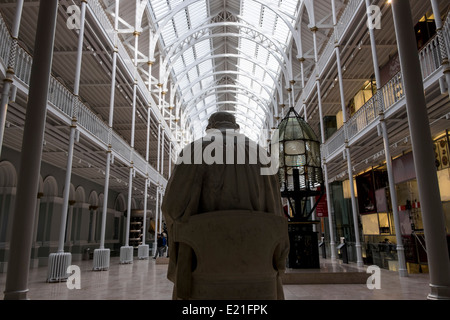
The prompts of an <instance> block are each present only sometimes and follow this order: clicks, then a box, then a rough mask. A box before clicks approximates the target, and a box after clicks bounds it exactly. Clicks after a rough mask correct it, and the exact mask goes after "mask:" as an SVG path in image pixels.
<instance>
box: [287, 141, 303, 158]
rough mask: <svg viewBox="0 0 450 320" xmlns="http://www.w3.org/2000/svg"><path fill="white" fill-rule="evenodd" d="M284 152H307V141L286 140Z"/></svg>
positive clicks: (289, 153) (288, 153) (294, 153)
mask: <svg viewBox="0 0 450 320" xmlns="http://www.w3.org/2000/svg"><path fill="white" fill-rule="evenodd" d="M284 152H285V153H286V154H287V155H296V154H302V153H305V142H304V141H302V140H297V141H286V142H285V150H284Z"/></svg>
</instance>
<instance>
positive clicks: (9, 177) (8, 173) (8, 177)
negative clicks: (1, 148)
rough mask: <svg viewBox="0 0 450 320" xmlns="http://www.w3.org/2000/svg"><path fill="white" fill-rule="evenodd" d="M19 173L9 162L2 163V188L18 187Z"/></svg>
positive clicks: (0, 163) (0, 178)
mask: <svg viewBox="0 0 450 320" xmlns="http://www.w3.org/2000/svg"><path fill="white" fill-rule="evenodd" d="M16 186H17V171H16V168H15V167H14V165H13V164H12V163H11V162H9V161H2V162H0V187H16Z"/></svg>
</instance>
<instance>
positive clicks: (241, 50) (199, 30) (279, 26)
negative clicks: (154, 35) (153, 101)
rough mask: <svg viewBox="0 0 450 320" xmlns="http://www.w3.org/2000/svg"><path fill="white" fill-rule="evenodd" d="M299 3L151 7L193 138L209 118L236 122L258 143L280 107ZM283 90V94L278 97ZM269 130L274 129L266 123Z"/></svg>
mask: <svg viewBox="0 0 450 320" xmlns="http://www.w3.org/2000/svg"><path fill="white" fill-rule="evenodd" d="M300 3H301V0H300V1H299V0H276V1H275V0H274V1H262V0H211V1H208V0H185V1H183V0H151V1H149V6H150V8H151V11H152V13H153V15H154V17H153V18H154V21H155V24H156V27H157V28H159V29H160V30H161V34H160V39H159V41H160V44H161V46H162V52H163V53H164V54H166V57H165V59H166V60H167V68H166V69H165V72H167V73H169V72H170V74H171V78H172V81H173V82H174V85H175V90H176V92H177V96H178V97H179V98H180V102H179V104H180V106H181V108H182V109H183V110H184V112H185V114H186V115H187V116H188V117H189V118H190V123H191V126H192V128H193V133H194V139H198V138H200V137H202V136H203V134H204V130H205V128H206V125H207V122H208V118H209V116H210V115H211V114H212V113H213V112H216V111H219V110H226V111H229V112H232V113H234V114H235V115H236V118H237V122H238V124H239V125H240V128H241V132H242V133H244V134H245V135H247V136H248V137H249V138H251V139H253V140H255V141H258V140H259V138H260V135H261V133H262V131H263V129H267V124H266V120H267V119H268V117H269V116H270V114H273V110H274V108H277V100H276V99H277V96H278V94H279V93H278V92H279V90H280V88H281V82H280V81H281V80H280V79H281V78H282V77H283V75H282V72H285V70H286V68H285V67H283V64H287V61H285V60H286V58H285V57H286V54H287V52H288V51H289V46H290V42H291V39H292V34H291V32H290V30H289V27H288V25H287V23H286V22H288V23H289V24H291V25H294V23H295V21H296V19H297V17H296V14H297V13H298V8H299V6H300ZM277 90H278V91H277ZM267 123H269V122H267Z"/></svg>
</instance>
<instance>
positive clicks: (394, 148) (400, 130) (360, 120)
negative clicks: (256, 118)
mask: <svg viewBox="0 0 450 320" xmlns="http://www.w3.org/2000/svg"><path fill="white" fill-rule="evenodd" d="M447 52H450V18H449V17H448V16H447V19H446V20H445V23H444V27H443V29H442V30H441V36H439V35H438V34H436V35H434V36H433V37H432V38H431V39H430V40H429V41H428V42H427V43H426V44H425V45H423V47H422V48H421V49H420V50H419V61H420V65H421V70H422V78H423V83H424V90H425V96H426V100H427V109H428V116H429V120H430V127H431V131H432V135H435V134H438V133H440V132H441V131H443V130H445V129H448V122H446V120H447V119H448V117H449V115H450V113H449V110H448V107H447V108H446V107H445V106H448V103H449V98H448V89H447V88H445V80H444V79H445V70H444V68H445V66H444V65H443V62H445V61H444V58H445V57H447ZM447 72H448V71H447ZM381 117H384V118H385V119H386V124H387V128H388V135H389V139H390V150H391V154H392V156H396V155H399V154H401V153H402V152H405V151H407V150H410V149H411V145H410V137H409V128H408V119H407V113H406V99H405V91H404V85H403V78H402V73H401V71H400V72H398V73H397V74H395V75H394V76H393V77H392V78H391V79H390V80H389V81H388V82H387V83H386V84H385V85H384V86H383V87H382V88H380V90H379V91H378V92H377V93H375V94H374V95H373V96H372V98H371V99H369V100H368V101H367V102H366V103H365V104H364V105H363V106H362V107H361V108H360V109H358V110H357V111H356V112H355V113H354V114H353V115H352V116H351V117H350V118H349V119H348V121H347V122H346V123H343V125H342V126H341V127H340V128H339V129H338V130H337V131H336V132H335V133H334V134H333V135H332V136H331V137H329V138H328V139H327V140H326V141H325V143H324V144H322V147H321V152H322V157H323V160H324V162H326V163H327V164H328V166H329V172H331V174H330V175H329V177H330V179H329V182H332V181H334V180H339V179H341V178H343V177H346V176H347V173H348V172H347V171H348V170H347V168H346V163H345V161H342V160H343V158H342V157H343V152H344V150H345V147H346V146H349V147H350V150H351V154H352V165H353V170H354V172H357V171H360V170H364V169H366V168H368V167H370V166H376V165H377V164H379V163H380V162H382V161H384V146H383V141H382V138H381V137H380V131H379V128H378V125H379V123H380V118H381Z"/></svg>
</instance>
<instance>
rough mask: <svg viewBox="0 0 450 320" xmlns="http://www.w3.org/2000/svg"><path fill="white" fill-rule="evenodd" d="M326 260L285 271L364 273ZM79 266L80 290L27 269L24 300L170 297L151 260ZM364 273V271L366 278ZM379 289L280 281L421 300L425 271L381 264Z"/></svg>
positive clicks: (162, 267)
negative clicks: (403, 272) (404, 272)
mask: <svg viewBox="0 0 450 320" xmlns="http://www.w3.org/2000/svg"><path fill="white" fill-rule="evenodd" d="M339 261H340V260H338V262H334V263H332V262H331V261H330V260H326V259H323V260H321V268H320V269H307V270H298V269H296V270H288V272H307V273H310V274H311V277H314V276H317V273H320V272H350V271H355V270H356V271H359V272H366V271H367V266H364V267H361V268H357V267H356V265H355V264H352V263H350V264H342V263H340V262H339ZM74 264H76V265H78V266H79V268H80V271H81V272H80V275H81V276H80V285H81V288H80V289H76V288H74V289H69V288H68V286H67V283H66V282H60V283H47V282H46V276H47V267H40V268H35V269H31V270H30V274H29V294H28V298H29V299H30V300H171V297H172V288H173V286H172V283H171V282H170V281H169V280H167V278H166V272H167V264H158V263H156V262H155V260H154V259H149V260H138V259H137V258H135V260H134V262H133V263H132V264H120V263H119V258H118V257H111V262H110V269H109V270H108V271H92V260H85V261H77V262H74ZM369 276H370V274H367V277H369ZM380 280H381V288H380V289H375V288H374V289H369V288H368V287H367V285H366V284H364V283H360V284H301V285H300V284H289V285H284V292H285V298H286V300H426V299H427V294H428V293H429V275H428V274H423V273H419V274H410V275H409V276H408V277H402V278H400V277H399V276H398V273H397V272H395V271H389V270H385V269H381V274H380ZM5 281H6V274H5V273H3V274H0V288H1V294H0V298H1V299H3V291H4V288H5Z"/></svg>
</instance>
